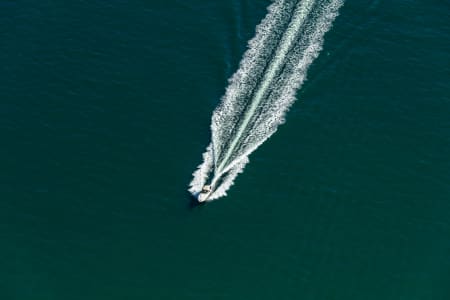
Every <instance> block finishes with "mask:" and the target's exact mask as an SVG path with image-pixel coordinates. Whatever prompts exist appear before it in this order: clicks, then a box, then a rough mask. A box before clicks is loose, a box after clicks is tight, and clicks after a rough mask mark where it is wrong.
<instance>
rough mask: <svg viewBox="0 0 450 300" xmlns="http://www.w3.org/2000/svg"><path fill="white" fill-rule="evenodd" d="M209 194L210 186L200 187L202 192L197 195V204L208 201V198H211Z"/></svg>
mask: <svg viewBox="0 0 450 300" xmlns="http://www.w3.org/2000/svg"><path fill="white" fill-rule="evenodd" d="M211 194H212V187H211V185H208V184H205V185H204V186H203V187H202V190H201V191H200V193H198V195H197V200H198V202H205V201H206V200H208V198H209V196H211Z"/></svg>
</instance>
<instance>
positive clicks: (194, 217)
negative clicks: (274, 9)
mask: <svg viewBox="0 0 450 300" xmlns="http://www.w3.org/2000/svg"><path fill="white" fill-rule="evenodd" d="M269 4H270V1H237V0H235V1H205V0H190V1H176V0H166V1H96V0H94V1H65V2H64V1H59V2H57V1H49V0H42V1H25V0H23V1H0V38H1V41H0V70H1V72H0V114H1V116H0V134H1V135H0V136H1V138H2V147H1V148H0V157H1V158H0V167H1V169H0V299H1V300H16V299H20V300H22V299H27V300H29V299H31V300H38V299H39V300H40V299H45V300H53V299H58V300H60V299H246V300H247V299H289V300H290V299H327V300H330V299H355V300H356V299H374V300H379V299H389V300H390V299H392V300H399V299H407V300H419V299H420V300H430V299H431V300H440V299H450V288H449V287H448V286H449V285H448V284H449V282H450V161H449V154H450V118H449V116H450V85H449V79H450V3H449V2H447V1H418V0H417V1H413V0H408V1H385V0H379V1H369V0H361V1H347V2H346V3H345V5H344V7H343V8H342V9H341V11H340V16H339V17H338V18H337V19H336V21H335V23H334V26H333V28H332V29H331V30H330V32H329V33H328V34H327V35H326V36H325V44H324V50H323V51H322V52H321V55H320V56H319V58H318V59H317V60H316V61H315V62H314V64H313V65H312V66H311V68H310V70H309V73H308V80H307V82H306V83H305V84H304V86H303V88H302V90H301V91H300V92H299V94H298V97H299V98H300V99H301V100H299V101H297V102H296V103H295V104H294V106H293V108H292V109H291V111H290V112H289V113H288V115H287V122H286V124H285V125H283V126H281V127H280V129H279V131H278V132H277V133H276V134H275V135H274V136H273V137H272V138H271V139H269V140H268V141H267V142H266V143H265V144H264V145H263V146H262V147H261V148H259V149H258V150H257V151H256V152H255V153H253V154H252V156H251V157H250V159H251V162H250V164H249V165H248V166H247V167H246V169H245V172H244V173H243V174H241V175H240V176H239V177H238V178H237V181H236V185H235V186H233V187H232V189H231V190H230V192H229V196H228V197H226V198H222V199H220V200H218V201H215V202H212V203H210V204H208V205H206V206H202V207H196V208H192V207H190V205H189V203H190V198H189V195H188V193H187V192H186V189H187V184H188V183H189V181H190V180H191V173H192V172H193V171H194V169H195V167H196V166H197V165H198V163H199V162H200V161H201V153H202V152H203V151H204V148H205V146H206V145H207V144H208V142H209V135H210V132H209V123H210V117H211V113H212V111H213V109H214V108H215V107H216V105H217V104H218V102H219V99H220V97H221V96H222V94H223V93H224V90H225V88H226V86H227V79H228V78H229V77H230V76H231V74H232V73H233V72H234V71H235V70H236V69H237V67H238V63H239V61H240V59H241V56H242V54H243V52H244V50H245V47H246V43H247V41H248V39H250V38H251V37H252V36H253V35H254V29H255V26H256V25H257V24H258V23H259V22H260V20H261V19H262V18H263V17H264V15H265V14H266V7H267V6H268V5H269Z"/></svg>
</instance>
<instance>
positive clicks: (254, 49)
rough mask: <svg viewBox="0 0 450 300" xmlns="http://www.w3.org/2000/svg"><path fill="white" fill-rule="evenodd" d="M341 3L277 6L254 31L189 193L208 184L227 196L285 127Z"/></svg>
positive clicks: (290, 1)
mask: <svg viewBox="0 0 450 300" xmlns="http://www.w3.org/2000/svg"><path fill="white" fill-rule="evenodd" d="M342 4H343V0H301V1H294V0H276V1H274V2H273V4H271V5H270V6H269V7H268V13H267V15H266V17H265V18H264V20H263V21H262V22H261V24H260V25H258V26H257V27H256V35H255V37H254V38H253V39H251V40H250V41H249V43H248V49H247V51H246V52H245V54H244V57H243V58H242V60H241V63H240V65H239V69H238V70H237V71H236V73H235V74H234V75H233V76H232V77H231V78H230V80H229V85H228V87H227V89H226V92H225V95H224V96H223V97H222V100H221V103H220V104H219V106H218V107H217V108H216V110H215V111H214V113H213V116H212V122H211V143H210V144H209V146H208V147H207V149H206V152H205V153H203V163H202V164H200V165H199V167H198V169H197V170H196V171H195V172H194V173H193V176H194V178H193V180H192V181H191V183H190V188H189V191H190V192H191V193H192V194H194V195H196V194H197V193H198V192H199V191H200V190H201V188H202V187H203V185H205V184H212V185H213V186H214V193H213V194H212V195H211V197H210V198H209V200H213V199H217V198H220V197H222V196H225V195H226V192H227V190H228V189H229V188H230V187H231V186H232V185H233V183H234V179H235V178H236V176H237V175H238V174H239V173H241V172H242V171H243V169H244V167H245V165H246V164H247V163H248V162H249V160H248V156H249V155H250V153H252V152H253V151H255V150H256V149H257V148H258V147H259V146H260V145H261V144H262V143H263V142H264V141H265V140H267V139H268V138H269V137H270V136H271V135H272V134H273V133H274V132H275V131H276V130H277V127H278V126H279V125H280V124H282V123H283V122H284V116H285V114H286V112H287V110H288V109H289V107H290V106H291V105H292V103H293V102H294V101H295V99H296V98H295V95H296V92H297V90H298V89H299V88H300V87H301V85H302V83H303V82H304V80H305V78H306V72H307V69H308V67H309V66H310V65H311V63H312V62H313V60H314V59H315V58H316V57H317V56H318V55H319V53H320V51H321V50H322V44H323V37H324V35H325V33H326V32H327V31H328V30H329V29H330V28H331V25H332V22H333V20H334V19H335V18H336V16H337V14H338V10H339V8H340V7H341V6H342Z"/></svg>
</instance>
